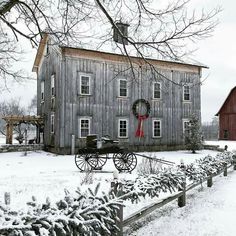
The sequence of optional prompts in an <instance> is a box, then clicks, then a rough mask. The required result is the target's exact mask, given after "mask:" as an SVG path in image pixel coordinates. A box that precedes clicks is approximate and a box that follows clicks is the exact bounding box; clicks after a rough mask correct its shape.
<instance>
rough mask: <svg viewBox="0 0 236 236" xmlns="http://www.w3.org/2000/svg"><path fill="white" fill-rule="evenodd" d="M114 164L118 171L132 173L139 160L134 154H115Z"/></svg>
mask: <svg viewBox="0 0 236 236" xmlns="http://www.w3.org/2000/svg"><path fill="white" fill-rule="evenodd" d="M113 162H114V165H115V167H116V169H117V170H118V171H125V170H126V171H128V172H131V171H132V170H134V169H135V167H136V165H137V158H136V156H135V155H134V153H122V152H119V153H115V154H114V155H113Z"/></svg>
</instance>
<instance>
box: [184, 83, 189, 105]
mask: <svg viewBox="0 0 236 236" xmlns="http://www.w3.org/2000/svg"><path fill="white" fill-rule="evenodd" d="M183 99H184V101H190V86H189V85H184V87H183Z"/></svg>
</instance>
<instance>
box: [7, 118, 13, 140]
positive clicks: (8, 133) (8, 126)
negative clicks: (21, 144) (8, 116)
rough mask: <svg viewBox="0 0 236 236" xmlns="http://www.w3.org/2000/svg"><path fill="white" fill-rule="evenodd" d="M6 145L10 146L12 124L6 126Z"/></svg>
mask: <svg viewBox="0 0 236 236" xmlns="http://www.w3.org/2000/svg"><path fill="white" fill-rule="evenodd" d="M6 131H7V132H6V144H12V137H13V124H12V123H7V124H6Z"/></svg>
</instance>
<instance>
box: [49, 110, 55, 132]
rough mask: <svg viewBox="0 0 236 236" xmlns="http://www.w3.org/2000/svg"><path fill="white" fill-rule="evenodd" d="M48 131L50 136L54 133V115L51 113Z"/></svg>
mask: <svg viewBox="0 0 236 236" xmlns="http://www.w3.org/2000/svg"><path fill="white" fill-rule="evenodd" d="M50 131H51V134H54V133H55V114H54V113H51V121H50Z"/></svg>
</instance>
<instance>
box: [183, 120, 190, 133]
mask: <svg viewBox="0 0 236 236" xmlns="http://www.w3.org/2000/svg"><path fill="white" fill-rule="evenodd" d="M189 122H190V120H189V119H183V134H185V130H186V129H185V123H189Z"/></svg>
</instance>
